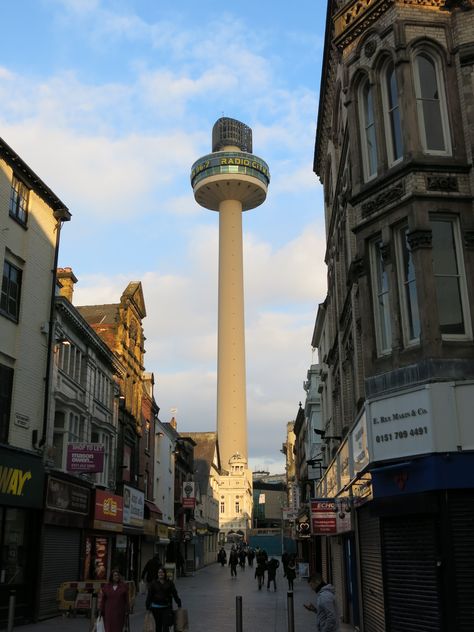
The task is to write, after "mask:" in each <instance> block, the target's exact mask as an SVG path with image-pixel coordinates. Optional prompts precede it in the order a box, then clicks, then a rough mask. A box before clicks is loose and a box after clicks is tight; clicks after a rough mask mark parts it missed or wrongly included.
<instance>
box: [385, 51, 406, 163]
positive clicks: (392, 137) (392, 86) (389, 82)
mask: <svg viewBox="0 0 474 632" xmlns="http://www.w3.org/2000/svg"><path fill="white" fill-rule="evenodd" d="M382 96H383V104H384V118H385V131H386V138H387V154H388V162H389V164H390V165H393V164H394V163H395V162H397V161H398V160H401V158H402V157H403V139H402V125H401V120H400V108H399V105H398V85H397V77H396V74H395V65H394V63H393V62H392V61H390V62H389V63H388V64H387V65H386V66H385V68H384V71H383V82H382Z"/></svg>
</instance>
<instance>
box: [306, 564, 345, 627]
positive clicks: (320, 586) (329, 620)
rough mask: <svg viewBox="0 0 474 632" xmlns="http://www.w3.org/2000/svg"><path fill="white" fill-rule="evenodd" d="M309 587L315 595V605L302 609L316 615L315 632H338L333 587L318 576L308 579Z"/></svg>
mask: <svg viewBox="0 0 474 632" xmlns="http://www.w3.org/2000/svg"><path fill="white" fill-rule="evenodd" d="M309 585H310V586H311V588H312V590H314V592H315V593H316V603H315V604H312V603H309V604H304V607H305V608H306V609H307V610H310V611H311V612H315V613H316V630H317V632H340V627H339V615H338V613H337V606H336V594H335V590H334V586H332V585H331V584H326V583H325V582H324V581H323V578H322V577H321V575H319V574H317V575H312V576H311V577H310V578H309Z"/></svg>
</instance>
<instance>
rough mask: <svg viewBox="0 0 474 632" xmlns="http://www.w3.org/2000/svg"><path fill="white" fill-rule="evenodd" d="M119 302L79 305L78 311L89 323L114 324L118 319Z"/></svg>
mask: <svg viewBox="0 0 474 632" xmlns="http://www.w3.org/2000/svg"><path fill="white" fill-rule="evenodd" d="M119 307H120V305H119V303H111V304H109V305H77V306H76V309H77V311H78V312H79V313H80V314H81V315H82V317H83V318H85V320H87V322H88V323H89V325H102V324H105V325H113V324H114V323H116V322H117V319H118V310H119Z"/></svg>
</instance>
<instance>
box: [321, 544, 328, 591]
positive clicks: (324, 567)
mask: <svg viewBox="0 0 474 632" xmlns="http://www.w3.org/2000/svg"><path fill="white" fill-rule="evenodd" d="M328 571H329V564H328V538H327V537H326V536H322V537H321V575H322V576H323V579H324V580H325V581H329V575H328Z"/></svg>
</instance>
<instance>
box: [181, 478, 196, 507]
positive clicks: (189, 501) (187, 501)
mask: <svg viewBox="0 0 474 632" xmlns="http://www.w3.org/2000/svg"><path fill="white" fill-rule="evenodd" d="M195 506H196V494H195V488H194V482H193V481H185V482H184V483H183V507H186V508H191V509H194V507H195Z"/></svg>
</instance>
